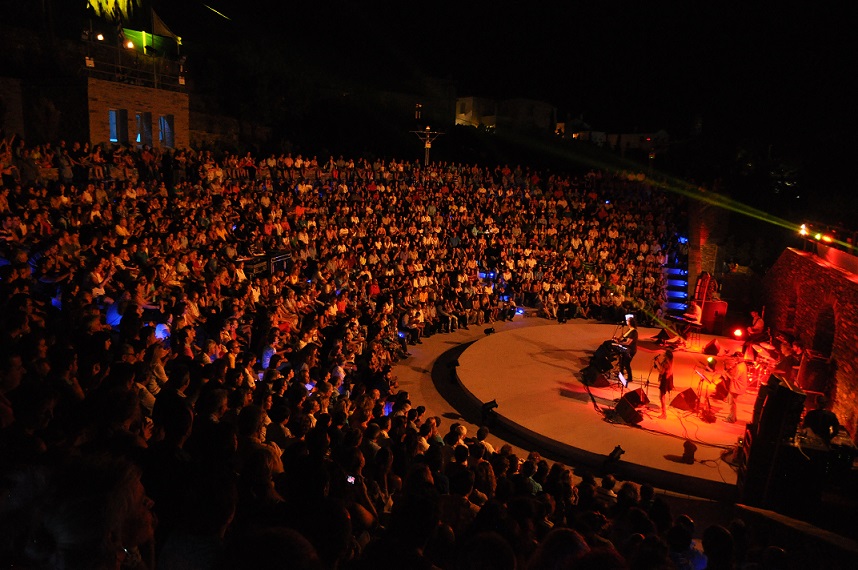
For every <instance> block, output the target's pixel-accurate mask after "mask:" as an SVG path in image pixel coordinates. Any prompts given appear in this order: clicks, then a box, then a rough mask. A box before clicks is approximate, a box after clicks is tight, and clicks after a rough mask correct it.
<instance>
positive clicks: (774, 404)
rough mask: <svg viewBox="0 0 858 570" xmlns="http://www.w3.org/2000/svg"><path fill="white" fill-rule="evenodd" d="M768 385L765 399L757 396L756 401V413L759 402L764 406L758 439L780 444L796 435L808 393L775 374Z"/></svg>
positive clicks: (760, 417)
mask: <svg viewBox="0 0 858 570" xmlns="http://www.w3.org/2000/svg"><path fill="white" fill-rule="evenodd" d="M766 387H767V388H768V390H767V392H768V393H767V395H766V396H765V399H764V400H763V401H762V402H759V398H757V402H755V403H754V414H755V415H756V414H757V413H758V412H757V407H758V404H760V405H761V407H762V410H760V412H759V420H758V423H759V425H758V427H757V441H764V442H766V441H768V442H773V443H775V444H778V443H781V442H783V441H785V440H787V439H789V438H791V437H793V436H794V435H795V432H796V430H797V429H798V424H799V421H800V420H801V414H802V412H803V411H804V400H805V398H806V397H807V395H806V394H805V393H804V392H802V391H801V390H800V389H797V388H796V387H795V385H794V384H790V382H789V381H788V380H786V379H785V378H783V377H779V376H776V375H774V374H773V375H771V376H770V377H769V381H768V382H767V383H766ZM761 391H762V390H761Z"/></svg>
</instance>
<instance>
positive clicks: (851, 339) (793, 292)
mask: <svg viewBox="0 0 858 570" xmlns="http://www.w3.org/2000/svg"><path fill="white" fill-rule="evenodd" d="M764 286H765V290H766V298H767V299H768V305H767V306H766V316H765V321H766V325H767V326H768V327H770V328H771V331H772V334H773V335H774V334H776V333H777V332H779V331H781V332H786V333H788V334H790V335H792V336H794V337H796V338H799V339H800V340H801V341H802V342H803V343H804V346H805V347H807V348H809V349H811V350H812V351H813V355H814V358H816V359H817V360H818V359H820V358H822V359H824V360H826V361H827V367H826V372H824V374H825V375H826V376H827V378H826V379H825V380H824V381H823V382H821V383H820V382H817V386H818V387H819V388H820V391H822V392H825V393H826V394H827V395H828V396H829V397H831V398H832V399H833V400H834V406H833V408H832V410H833V411H834V413H836V414H837V417H838V418H839V419H840V421H841V423H842V424H843V425H845V426H846V428H847V429H848V430H849V432H850V433H851V434H852V438H853V441H854V440H855V439H856V429H857V428H858V275H855V274H854V273H851V272H849V271H846V270H844V269H841V268H839V267H837V266H835V265H833V264H831V263H829V262H827V261H825V260H824V259H822V258H820V257H818V256H817V255H815V254H814V253H810V252H803V251H799V250H796V249H791V248H790V249H787V250H785V251H784V252H783V253H782V254H781V256H780V257H779V258H778V260H777V261H776V262H775V264H774V265H773V266H772V268H771V269H770V270H769V273H768V275H767V276H766V279H765V285H764Z"/></svg>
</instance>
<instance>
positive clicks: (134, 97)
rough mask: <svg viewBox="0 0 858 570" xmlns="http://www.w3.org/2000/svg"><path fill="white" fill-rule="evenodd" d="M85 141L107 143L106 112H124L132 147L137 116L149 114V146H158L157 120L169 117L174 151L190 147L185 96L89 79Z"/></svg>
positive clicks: (108, 122)
mask: <svg viewBox="0 0 858 570" xmlns="http://www.w3.org/2000/svg"><path fill="white" fill-rule="evenodd" d="M87 98H88V100H89V140H90V141H92V142H93V143H96V144H97V143H102V142H107V141H109V140H110V121H109V112H110V110H116V109H125V110H126V111H127V112H128V138H129V139H130V142H132V143H134V141H135V138H136V132H137V123H136V119H135V116H136V114H137V113H151V114H152V145H153V146H156V147H157V146H159V136H158V134H159V132H158V128H159V127H158V119H159V117H160V116H162V115H173V136H174V140H175V143H174V146H175V148H187V147H188V146H189V145H190V106H189V101H188V99H189V98H188V94H187V93H182V92H178V91H167V90H164V89H153V88H150V87H140V86H138V85H129V84H126V83H118V82H114V81H104V80H101V79H93V78H89V79H88V80H87Z"/></svg>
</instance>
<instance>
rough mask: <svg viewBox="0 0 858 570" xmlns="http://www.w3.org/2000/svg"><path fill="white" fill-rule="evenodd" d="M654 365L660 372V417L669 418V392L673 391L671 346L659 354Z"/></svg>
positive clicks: (653, 362)
mask: <svg viewBox="0 0 858 570" xmlns="http://www.w3.org/2000/svg"><path fill="white" fill-rule="evenodd" d="M652 367H653V368H655V370H656V372H658V399H659V401H660V402H661V415H660V416H658V417H659V419H662V420H664V419H667V394H668V392H672V391H673V351H672V350H670V349H669V348H668V349H667V350H665V351H664V352H662V353H661V354H659V355H657V356H656V357H655V359H654V360H653V361H652Z"/></svg>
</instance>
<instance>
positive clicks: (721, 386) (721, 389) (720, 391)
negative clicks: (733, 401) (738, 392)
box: [712, 380, 729, 400]
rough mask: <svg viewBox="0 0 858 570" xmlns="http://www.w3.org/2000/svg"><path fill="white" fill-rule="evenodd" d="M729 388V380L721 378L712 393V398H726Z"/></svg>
mask: <svg viewBox="0 0 858 570" xmlns="http://www.w3.org/2000/svg"><path fill="white" fill-rule="evenodd" d="M728 392H729V390H728V389H727V382H725V381H724V380H721V381H720V382H718V384H716V385H715V391H714V392H713V393H712V399H714V400H726V399H727V394H728Z"/></svg>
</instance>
